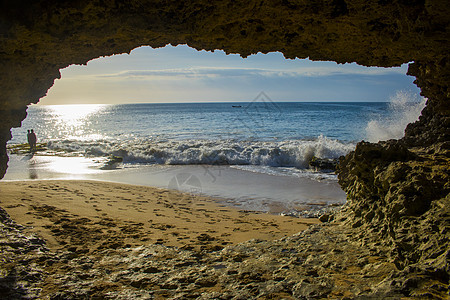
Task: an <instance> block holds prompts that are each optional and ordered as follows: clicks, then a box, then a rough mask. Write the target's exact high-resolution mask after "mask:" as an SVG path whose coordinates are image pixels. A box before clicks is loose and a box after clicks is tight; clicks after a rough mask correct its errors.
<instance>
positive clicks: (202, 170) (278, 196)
mask: <svg viewBox="0 0 450 300" xmlns="http://www.w3.org/2000/svg"><path fill="white" fill-rule="evenodd" d="M100 167H101V164H99V163H98V162H95V160H94V159H90V158H85V157H59V156H39V155H36V156H31V157H30V156H17V155H12V156H11V162H10V167H9V169H8V173H7V174H6V176H5V178H4V179H3V181H5V180H17V179H18V180H30V179H31V180H41V179H51V180H60V179H61V180H68V179H69V180H71V179H73V180H96V181H97V180H99V181H107V182H116V183H124V184H132V185H141V186H150V187H156V188H164V189H171V190H177V191H181V192H191V191H193V190H195V191H196V193H198V194H201V195H204V196H207V197H211V198H214V199H218V200H219V201H217V202H220V203H222V204H225V205H226V206H229V207H234V208H237V209H243V210H250V211H260V212H269V213H272V214H285V215H292V216H297V217H316V218H317V217H319V216H320V215H322V214H324V213H328V212H330V211H334V210H335V209H336V206H339V205H343V204H344V203H345V202H346V195H345V193H344V192H343V191H342V189H341V188H340V187H339V185H338V183H337V181H335V180H330V179H328V178H327V177H324V178H320V174H321V173H318V174H314V176H318V178H309V177H303V175H301V176H300V177H298V176H287V175H284V174H283V173H282V172H283V171H280V174H274V173H271V170H267V172H268V173H264V172H265V171H263V172H262V173H261V172H255V171H253V170H247V169H246V168H244V169H242V168H235V167H234V166H216V165H131V166H130V165H123V167H120V168H117V169H111V170H102V169H100ZM312 174H313V173H311V174H309V173H308V174H305V176H310V175H312ZM186 176H187V177H186ZM186 179H189V180H186Z"/></svg>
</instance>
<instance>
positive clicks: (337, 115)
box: [5, 94, 424, 214]
mask: <svg viewBox="0 0 450 300" xmlns="http://www.w3.org/2000/svg"><path fill="white" fill-rule="evenodd" d="M423 105H424V103H422V102H421V103H417V102H414V103H410V102H408V101H405V100H400V101H397V102H395V101H394V102H389V103H387V102H379V103H373V102H370V103H369V102H359V103H353V102H352V103H347V102H339V103H337V102H333V103H323V102H315V103H313V102H284V103H281V102H272V101H270V100H268V98H267V97H265V95H264V94H262V95H261V97H259V98H257V99H256V100H255V101H253V102H247V103H242V102H240V103H171V104H118V105H52V106H44V105H43V106H38V105H36V106H31V107H29V109H28V117H27V118H26V119H25V120H24V121H23V124H22V127H21V128H15V129H13V130H12V135H13V139H12V140H11V141H10V142H9V143H8V145H9V146H12V145H14V144H21V143H25V142H26V132H27V130H28V129H34V131H35V132H36V134H37V136H38V142H45V143H47V150H45V151H40V152H38V153H37V155H33V156H32V157H31V158H30V157H29V156H26V157H27V158H26V159H24V158H25V157H22V156H21V155H11V161H10V169H9V170H8V173H7V175H6V177H5V179H7V180H16V179H27V178H35V179H50V178H62V179H73V178H75V179H98V180H111V181H119V182H125V183H133V184H145V185H151V186H156V187H165V188H167V187H168V188H171V189H178V190H182V191H185V192H186V191H187V192H196V193H197V192H198V193H203V194H206V195H208V196H214V197H218V198H220V199H223V202H224V203H226V204H228V205H232V206H237V207H241V208H243V209H250V210H261V211H269V212H274V213H288V214H295V213H297V214H298V213H299V212H300V211H303V210H305V207H306V206H308V207H311V206H314V207H317V205H319V206H320V207H323V206H330V205H336V204H342V203H345V194H344V193H343V192H342V191H341V190H340V189H339V186H338V184H337V176H336V174H335V173H334V172H331V171H327V170H314V169H312V168H310V167H309V161H310V160H311V159H312V158H313V157H317V158H322V159H335V158H338V157H340V156H342V155H345V154H347V153H348V152H350V151H352V150H353V149H354V148H355V146H356V143H357V142H359V141H361V140H370V141H377V139H388V138H399V137H401V136H402V135H403V130H404V128H405V126H406V124H407V123H409V122H411V121H414V119H417V117H418V114H420V111H421V108H422V107H423ZM111 155H114V156H120V157H121V158H123V164H120V165H117V166H116V165H114V167H112V168H105V165H106V164H107V163H108V157H111ZM26 164H28V166H25V165H26ZM30 166H31V167H30ZM25 169H27V172H25V171H24V170H25ZM31 169H34V171H32V172H31V171H30V170H31ZM69 175H70V176H69ZM306 210H307V209H306Z"/></svg>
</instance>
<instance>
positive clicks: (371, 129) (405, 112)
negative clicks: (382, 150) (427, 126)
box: [366, 91, 426, 142]
mask: <svg viewBox="0 0 450 300" xmlns="http://www.w3.org/2000/svg"><path fill="white" fill-rule="evenodd" d="M425 103H426V99H425V98H422V97H419V96H414V95H412V94H411V93H408V92H405V91H398V92H397V93H396V94H395V95H394V96H392V97H391V99H390V103H389V107H388V114H387V115H386V114H384V115H383V116H378V117H377V119H374V120H370V121H369V122H368V123H367V127H366V135H367V139H368V140H369V141H370V142H378V141H386V140H389V139H399V138H401V137H403V135H404V134H405V128H406V126H407V125H408V124H409V123H412V122H414V121H416V120H418V118H419V116H420V113H421V112H422V110H423V108H424V107H425Z"/></svg>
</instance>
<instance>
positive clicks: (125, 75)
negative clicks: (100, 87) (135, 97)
mask: <svg viewBox="0 0 450 300" xmlns="http://www.w3.org/2000/svg"><path fill="white" fill-rule="evenodd" d="M392 74H402V72H401V71H400V72H397V70H392V69H382V68H351V69H349V68H347V69H346V68H339V67H315V68H314V67H306V68H297V69H292V70H276V69H262V68H261V69H258V68H217V67H193V68H177V69H160V70H125V71H120V72H116V73H109V74H96V75H91V76H92V77H94V78H95V79H120V80H127V79H130V80H132V79H134V80H151V79H181V78H198V79H201V78H207V79H213V78H232V77H268V78H283V77H289V78H293V77H331V76H354V75H364V76H383V75H392ZM88 76H89V75H88ZM91 76H90V77H91ZM92 77H91V78H92Z"/></svg>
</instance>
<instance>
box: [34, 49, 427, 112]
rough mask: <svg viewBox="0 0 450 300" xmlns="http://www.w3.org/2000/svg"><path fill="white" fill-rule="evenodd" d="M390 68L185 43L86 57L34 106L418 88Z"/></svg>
mask: <svg viewBox="0 0 450 300" xmlns="http://www.w3.org/2000/svg"><path fill="white" fill-rule="evenodd" d="M406 71H407V64H405V65H402V66H401V67H395V68H376V67H363V66H359V65H357V64H355V63H352V64H336V63H334V62H313V61H310V60H308V59H302V60H300V59H295V60H290V59H285V58H284V56H283V55H282V54H281V53H279V52H273V53H269V54H262V53H258V54H256V55H252V56H249V57H247V58H245V59H244V58H241V57H240V56H239V55H236V54H230V55H226V54H225V53H224V52H223V51H219V50H216V51H214V52H206V51H197V50H195V49H192V48H189V47H188V46H186V45H179V46H177V47H173V46H170V45H169V46H166V47H164V48H158V49H153V48H150V47H140V48H136V49H134V50H133V51H131V53H130V54H121V55H114V56H110V57H102V58H98V59H95V60H91V61H89V62H88V63H87V65H81V66H80V65H72V66H69V67H68V68H65V69H63V70H61V75H62V76H61V79H60V80H56V81H55V84H54V85H53V87H52V88H51V89H50V90H49V91H48V93H47V96H45V97H44V98H42V99H41V102H40V104H42V105H50V104H119V103H176V102H249V101H252V100H254V99H255V97H257V96H258V95H259V94H260V93H261V92H264V93H265V94H266V95H267V96H268V97H270V99H271V100H272V101H326V102H335V101H336V102H337V101H352V102H357V101H389V98H390V97H392V96H393V95H394V94H396V92H398V91H405V92H408V93H410V94H414V95H415V94H419V89H418V88H417V87H416V86H415V85H414V84H413V80H414V77H411V76H407V75H406Z"/></svg>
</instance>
